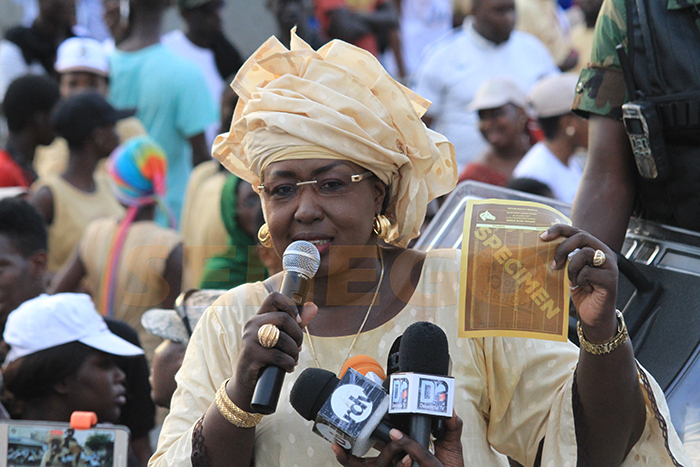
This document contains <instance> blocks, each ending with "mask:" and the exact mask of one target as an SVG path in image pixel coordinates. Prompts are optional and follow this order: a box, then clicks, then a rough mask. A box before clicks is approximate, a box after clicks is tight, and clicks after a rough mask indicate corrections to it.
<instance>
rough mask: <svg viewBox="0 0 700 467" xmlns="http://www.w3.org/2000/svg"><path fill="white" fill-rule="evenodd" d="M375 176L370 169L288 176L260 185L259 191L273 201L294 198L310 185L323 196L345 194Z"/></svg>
mask: <svg viewBox="0 0 700 467" xmlns="http://www.w3.org/2000/svg"><path fill="white" fill-rule="evenodd" d="M371 177H374V173H372V172H370V171H368V172H364V173H361V174H354V175H351V174H344V173H342V172H329V173H327V174H323V175H321V176H320V177H317V178H315V179H312V180H307V181H303V182H302V181H299V180H297V181H292V180H290V179H288V178H286V179H285V178H282V179H279V180H277V179H274V180H270V181H268V182H265V183H263V184H261V185H258V191H261V192H262V193H263V195H264V196H265V197H266V198H267V199H269V200H273V201H275V200H276V201H286V200H289V199H293V198H295V197H296V196H298V195H299V193H301V189H302V188H303V187H304V186H306V185H309V186H311V187H313V189H314V191H316V193H317V194H318V195H321V196H343V195H347V194H348V193H351V192H352V191H354V189H355V184H356V183H359V182H361V181H362V180H367V179H368V178H371Z"/></svg>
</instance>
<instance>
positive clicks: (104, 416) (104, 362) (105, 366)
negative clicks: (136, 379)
mask: <svg viewBox="0 0 700 467" xmlns="http://www.w3.org/2000/svg"><path fill="white" fill-rule="evenodd" d="M124 377H125V375H124V372H123V371H122V370H121V369H120V368H119V367H118V366H117V365H116V360H115V357H114V356H112V355H109V354H106V353H104V352H100V351H98V350H96V351H94V352H92V353H91V354H90V356H88V358H86V359H85V361H84V362H83V364H82V365H81V366H80V368H78V371H76V372H75V374H73V375H71V376H69V377H68V378H66V383H65V384H66V389H65V392H66V395H67V397H68V400H69V402H67V403H68V404H70V405H71V406H72V407H75V410H81V411H90V412H95V413H96V414H97V420H98V421H99V422H100V423H102V422H111V423H115V422H116V421H117V419H118V418H119V415H120V414H121V407H122V406H123V405H124V404H125V403H126V396H125V394H126V389H125V388H124V384H123V382H124Z"/></svg>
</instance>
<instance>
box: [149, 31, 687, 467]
mask: <svg viewBox="0 0 700 467" xmlns="http://www.w3.org/2000/svg"><path fill="white" fill-rule="evenodd" d="M232 86H233V88H234V90H235V91H236V92H237V93H238V95H239V96H240V100H239V101H238V104H237V107H236V111H235V114H234V118H233V122H232V124H231V130H230V131H229V133H227V134H224V135H220V136H219V137H218V138H217V140H216V142H215V145H214V156H215V157H216V158H217V159H218V160H219V161H221V163H222V164H224V165H225V166H226V167H227V168H228V169H229V170H230V171H231V172H233V173H234V174H235V175H236V176H238V177H241V178H243V179H245V180H247V181H249V182H250V183H251V184H252V185H253V186H254V187H256V188H257V190H258V191H259V193H260V196H261V200H262V205H263V210H264V213H265V220H266V224H265V225H263V227H262V228H261V230H260V232H259V237H260V240H261V242H262V243H263V244H264V245H265V246H267V247H269V248H274V249H275V251H276V252H277V253H278V254H279V255H280V256H281V255H282V253H283V252H284V251H285V249H286V248H287V246H288V245H289V244H291V243H292V242H294V241H296V240H306V241H309V242H311V243H313V244H314V245H316V247H317V248H318V251H319V253H320V255H321V264H320V268H319V270H318V272H317V274H316V276H315V279H314V281H313V285H312V288H313V290H312V291H311V292H310V293H309V295H308V296H307V299H308V300H309V301H310V302H309V303H307V304H306V305H305V306H304V308H303V311H302V313H301V315H300V316H299V317H297V313H296V308H295V306H294V305H293V303H292V301H291V300H290V299H288V298H286V297H284V296H282V295H281V294H279V293H278V292H277V291H278V290H279V286H280V282H281V277H280V275H277V276H273V277H272V278H270V279H268V280H267V281H265V282H258V283H254V284H245V285H242V286H239V287H237V288H235V289H233V290H231V291H229V292H228V293H226V294H224V295H223V296H222V297H221V298H220V299H219V300H217V302H215V303H214V305H212V307H211V308H210V309H209V310H208V311H207V312H206V313H205V315H204V316H203V317H202V319H201V320H200V321H199V324H198V325H197V328H196V330H195V331H194V334H193V336H192V339H191V341H190V344H189V346H188V349H187V353H186V355H185V358H184V362H183V365H182V369H181V370H180V372H179V373H178V374H177V377H176V380H177V384H178V387H177V390H176V392H175V394H174V396H173V400H172V405H171V412H170V415H169V416H168V418H167V419H166V421H165V423H164V425H163V430H162V433H161V436H160V440H159V443H158V449H157V452H156V454H155V455H154V457H153V458H152V459H151V466H180V465H190V462H193V463H194V464H195V465H210V466H212V467H214V466H224V465H225V466H231V465H233V466H245V467H248V466H249V465H252V464H253V463H254V465H256V466H258V467H260V466H289V467H292V466H307V465H314V466H327V465H337V462H338V460H336V456H335V454H334V452H333V450H332V449H331V447H330V446H329V445H328V443H327V442H326V441H325V440H323V439H322V438H320V437H319V436H317V435H316V434H314V433H312V431H311V426H310V424H309V423H308V422H306V421H305V420H304V419H303V418H302V417H301V416H300V415H298V414H297V413H295V412H294V410H293V409H292V407H291V405H290V403H289V391H290V389H291V387H292V385H293V384H294V382H295V380H296V378H297V376H298V375H299V373H300V372H301V370H303V369H304V368H306V367H320V368H323V369H326V370H330V371H332V372H334V373H337V372H338V371H339V370H340V368H341V366H342V365H343V363H344V362H345V361H346V360H347V359H348V358H349V357H351V356H353V355H358V354H366V355H370V356H373V357H374V358H376V359H377V360H378V361H380V362H382V361H386V357H387V354H388V352H389V350H390V347H391V345H392V343H393V342H394V340H395V339H396V338H397V337H398V336H399V335H401V334H402V333H403V331H404V330H405V329H406V328H407V327H408V326H409V325H410V324H412V323H414V322H416V321H431V322H433V323H435V324H437V325H438V326H440V327H441V328H442V329H443V330H444V331H445V332H446V334H447V337H448V340H449V345H450V349H451V351H450V353H451V355H452V376H454V377H455V378H456V395H455V410H456V412H457V414H458V415H459V416H460V417H461V418H462V419H463V420H464V428H463V433H462V444H463V446H464V463H465V464H466V465H478V466H507V465H508V461H507V459H506V457H505V456H510V457H511V458H513V459H515V460H517V461H518V462H520V463H521V464H523V465H526V466H531V465H533V464H535V462H539V460H540V459H541V465H557V466H566V465H570V466H574V465H576V464H577V459H579V460H581V461H589V462H590V465H620V464H621V463H622V462H623V460H624V459H627V460H626V462H627V463H631V464H635V465H638V464H640V463H642V460H643V461H644V462H648V463H649V464H650V465H661V464H662V463H663V462H666V463H667V464H668V465H671V463H672V462H673V461H675V460H676V459H677V460H679V461H680V462H683V461H684V460H685V458H684V453H683V451H682V447H681V445H680V441H679V440H678V437H677V436H676V434H675V432H674V431H673V428H672V427H671V426H670V424H665V425H663V427H662V426H661V425H660V423H659V422H658V421H657V419H656V418H655V416H654V414H655V413H659V410H660V413H659V417H661V419H662V420H663V419H664V418H665V419H666V420H668V413H667V410H666V405H665V403H664V402H663V395H662V392H661V391H660V389H659V388H658V386H657V385H656V383H655V382H654V381H653V379H651V377H650V376H648V375H647V374H646V373H645V372H644V371H643V370H639V369H638V367H637V365H636V363H635V360H634V356H633V352H632V346H631V344H630V342H629V340H627V339H626V333H625V332H624V330H623V327H622V322H621V321H620V319H619V318H618V317H617V316H616V312H615V295H616V284H617V265H616V262H615V256H614V254H613V253H612V251H610V250H609V249H608V248H607V247H606V246H605V245H603V244H602V242H600V241H598V240H596V239H595V238H593V237H591V236H590V235H587V234H585V233H583V232H580V231H578V230H576V229H574V228H572V227H567V226H554V227H552V228H551V229H550V230H549V231H548V232H547V233H546V234H544V235H543V241H551V240H554V239H555V238H558V237H568V239H566V240H565V241H564V242H563V243H562V244H561V245H560V247H559V249H558V251H557V261H556V263H555V265H553V267H555V268H556V269H561V268H564V267H568V270H569V275H570V280H571V281H572V284H571V285H572V287H574V288H575V289H574V290H573V292H572V296H573V299H574V302H575V304H576V306H577V309H578V310H579V313H580V319H581V329H582V332H583V335H584V336H585V340H584V342H585V343H586V345H585V346H584V347H586V348H587V349H588V351H586V350H582V351H580V352H579V350H578V349H577V348H576V347H574V346H573V345H571V344H569V343H553V342H545V341H537V340H530V339H517V338H479V339H460V338H458V337H457V327H458V326H457V323H458V315H457V313H458V308H459V307H458V297H459V267H460V261H459V258H460V254H459V252H457V251H455V250H437V251H431V252H428V253H425V252H421V251H415V250H406V249H404V248H405V246H406V245H407V243H408V241H409V240H410V239H412V238H414V237H416V236H417V235H418V233H419V228H420V226H421V223H422V221H423V217H424V215H425V209H426V205H427V203H428V202H429V201H431V200H432V199H434V198H435V197H437V196H440V195H442V194H444V193H447V192H449V191H450V190H451V189H452V188H453V186H454V184H455V182H456V179H457V172H456V171H457V167H456V164H455V159H454V151H453V148H452V145H451V144H450V143H449V142H448V141H447V140H445V138H444V137H443V136H441V135H439V134H437V133H435V132H433V131H431V130H429V129H426V127H425V126H424V125H423V123H422V122H421V120H420V118H421V116H422V114H423V113H424V112H425V110H426V108H427V106H428V105H429V102H427V101H425V100H424V99H422V98H421V97H420V96H417V95H415V94H414V93H412V92H411V91H409V90H407V89H406V88H404V87H402V86H401V85H399V84H398V83H396V82H395V81H394V80H393V79H391V78H390V76H389V75H388V74H387V73H386V72H385V71H384V70H383V69H382V67H381V65H380V64H379V63H378V62H377V61H376V60H375V59H374V57H373V56H372V55H371V54H369V53H367V52H365V51H363V50H360V49H358V48H356V47H353V46H351V45H349V44H346V43H344V42H341V41H332V42H330V43H329V44H327V45H326V46H324V47H323V48H321V49H319V51H317V52H316V51H314V50H312V49H311V48H310V47H309V46H308V45H307V44H305V43H304V42H303V41H301V40H300V39H299V38H298V37H296V36H295V35H294V34H293V35H292V41H291V50H287V49H286V48H285V47H284V46H282V45H281V44H280V43H279V42H278V41H277V40H276V39H274V38H272V39H270V40H268V41H267V42H266V43H265V44H263V45H262V46H261V47H260V48H259V49H258V50H257V52H255V54H253V56H252V57H251V58H250V59H249V60H248V61H247V62H246V63H245V64H244V65H243V67H242V68H241V70H240V71H239V73H238V75H237V76H236V79H235V80H234V82H233V85H232ZM576 248H579V249H580V250H579V252H578V253H576V254H575V255H573V256H572V259H571V261H570V262H569V263H567V256H568V255H569V253H571V252H573V251H574V250H575V249H576ZM567 264H568V265H567ZM261 328H262V331H261ZM275 329H277V330H279V334H278V335H276V334H277V333H276V331H275ZM269 331H272V332H269ZM592 352H595V353H599V354H600V355H595V354H594V353H592ZM266 365H275V366H278V367H280V368H282V369H284V370H285V371H286V372H287V373H288V374H287V376H286V379H285V381H284V386H283V388H282V395H281V397H280V401H279V405H278V407H277V411H276V412H275V413H274V414H272V415H267V416H261V415H258V414H254V413H251V412H252V409H251V407H250V403H251V398H252V395H253V391H254V389H255V384H256V380H257V377H258V374H259V372H260V370H261V368H263V367H264V366H266ZM645 406H646V407H645ZM664 438H667V439H668V440H669V445H670V447H669V446H665V445H664ZM386 458H387V456H384V457H383V458H379V459H377V460H375V461H372V463H373V464H377V465H381V464H382V462H386V460H387V459H386ZM338 459H339V460H342V462H343V463H345V464H351V465H361V464H363V463H365V462H366V460H359V459H355V458H348V457H347V456H344V455H340V454H339V456H338ZM640 459H641V460H640ZM389 460H390V459H389ZM580 465H584V464H580ZM585 465H588V464H585Z"/></svg>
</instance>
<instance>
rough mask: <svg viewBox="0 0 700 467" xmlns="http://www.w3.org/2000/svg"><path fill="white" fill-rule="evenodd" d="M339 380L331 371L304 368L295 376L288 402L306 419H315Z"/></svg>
mask: <svg viewBox="0 0 700 467" xmlns="http://www.w3.org/2000/svg"><path fill="white" fill-rule="evenodd" d="M338 383H339V380H338V378H336V377H335V374H334V373H333V372H331V371H328V370H324V369H322V368H306V369H305V370H304V371H302V372H301V374H300V375H299V377H298V378H297V380H296V382H295V383H294V386H292V391H291V392H290V393H289V402H290V403H291V404H292V407H294V409H296V411H297V412H299V415H301V416H302V417H304V418H305V419H307V420H311V421H314V420H316V415H318V411H319V410H321V407H323V404H324V403H325V402H326V400H327V399H328V398H329V397H331V394H333V391H334V390H335V388H336V387H337V386H338Z"/></svg>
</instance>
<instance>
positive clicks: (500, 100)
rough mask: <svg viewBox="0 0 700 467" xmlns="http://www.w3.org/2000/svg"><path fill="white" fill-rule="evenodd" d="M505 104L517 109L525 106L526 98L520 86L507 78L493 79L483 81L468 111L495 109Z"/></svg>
mask: <svg viewBox="0 0 700 467" xmlns="http://www.w3.org/2000/svg"><path fill="white" fill-rule="evenodd" d="M506 104H514V105H516V106H518V107H522V108H525V107H526V106H527V98H526V97H525V93H524V92H523V90H522V89H520V86H518V85H517V84H516V83H515V82H514V81H513V80H511V79H510V78H507V77H495V78H491V79H489V80H487V81H485V82H484V83H483V84H482V85H481V86H479V89H478V90H477V91H476V94H475V95H474V99H473V100H472V101H471V103H470V104H469V107H468V110H469V111H471V112H476V111H479V110H485V109H497V108H498V107H503V106H504V105H506Z"/></svg>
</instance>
